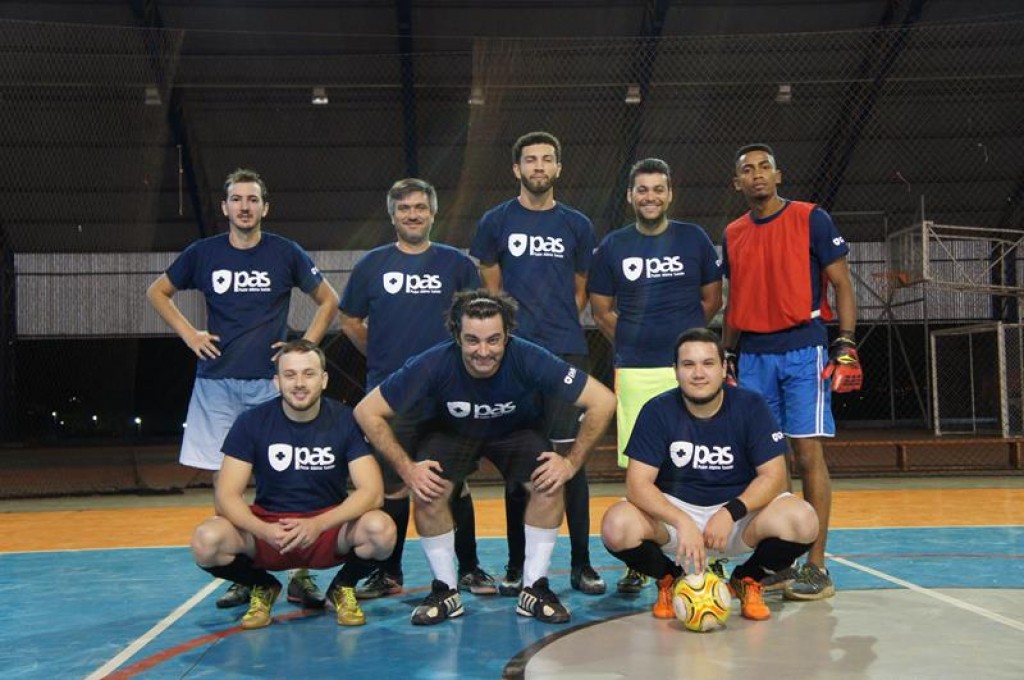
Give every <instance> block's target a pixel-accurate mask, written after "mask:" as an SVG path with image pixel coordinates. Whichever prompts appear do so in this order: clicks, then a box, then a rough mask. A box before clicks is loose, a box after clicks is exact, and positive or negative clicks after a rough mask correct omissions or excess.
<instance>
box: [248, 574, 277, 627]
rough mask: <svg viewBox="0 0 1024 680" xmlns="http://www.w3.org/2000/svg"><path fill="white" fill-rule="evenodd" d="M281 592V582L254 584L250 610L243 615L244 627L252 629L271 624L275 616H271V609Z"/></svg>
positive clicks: (250, 597) (250, 595) (250, 598)
mask: <svg viewBox="0 0 1024 680" xmlns="http://www.w3.org/2000/svg"><path fill="white" fill-rule="evenodd" d="M280 593H281V584H280V583H278V584H275V585H273V586H253V587H252V592H251V593H250V594H249V611H247V612H245V616H243V617H242V623H241V626H242V628H244V629H246V630H251V629H253V628H264V627H266V626H269V625H270V622H271V621H273V618H271V616H270V609H271V607H273V606H274V601H275V600H276V599H277V596H278V595H279V594H280Z"/></svg>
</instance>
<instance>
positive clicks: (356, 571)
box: [328, 551, 380, 590]
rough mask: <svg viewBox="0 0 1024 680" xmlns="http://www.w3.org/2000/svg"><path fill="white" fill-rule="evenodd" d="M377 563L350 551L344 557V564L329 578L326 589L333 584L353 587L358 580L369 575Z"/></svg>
mask: <svg viewBox="0 0 1024 680" xmlns="http://www.w3.org/2000/svg"><path fill="white" fill-rule="evenodd" d="M378 564H380V563H379V562H377V561H375V560H364V559H363V558H362V557H359V556H358V555H356V553H355V551H352V552H350V553H349V554H348V556H347V557H346V558H345V564H343V565H341V569H339V570H338V573H337V574H335V575H334V578H333V579H332V580H331V585H330V586H328V590H330V589H331V588H333V587H334V586H346V587H349V588H354V587H355V585H356V584H357V583H359V581H361V580H362V579H364V578H366V577H367V576H369V575H370V573H371V572H372V571H373V570H374V569H376V568H377V565H378Z"/></svg>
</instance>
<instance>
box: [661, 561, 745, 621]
mask: <svg viewBox="0 0 1024 680" xmlns="http://www.w3.org/2000/svg"><path fill="white" fill-rule="evenodd" d="M730 606H732V596H730V595H729V587H728V586H727V585H726V584H725V583H723V582H722V579H720V578H718V577H717V576H715V574H713V573H712V572H710V571H705V572H704V573H703V574H687V575H686V576H683V577H682V578H680V579H677V580H676V582H675V585H673V586H672V609H674V610H675V612H676V618H677V619H679V620H680V621H681V622H682V624H683V626H685V627H686V629H687V630H692V631H694V632H696V633H706V632H708V631H710V630H715V629H716V628H721V627H723V626H724V625H725V622H726V621H727V620H728V619H729V607H730Z"/></svg>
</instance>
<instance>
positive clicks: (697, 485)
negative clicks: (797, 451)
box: [625, 385, 786, 506]
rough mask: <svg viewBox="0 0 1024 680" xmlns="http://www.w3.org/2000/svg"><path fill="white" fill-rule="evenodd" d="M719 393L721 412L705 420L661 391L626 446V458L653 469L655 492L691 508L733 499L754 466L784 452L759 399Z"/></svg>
mask: <svg viewBox="0 0 1024 680" xmlns="http://www.w3.org/2000/svg"><path fill="white" fill-rule="evenodd" d="M722 389H723V390H724V391H725V398H724V399H723V401H722V408H721V409H719V411H718V413H716V414H715V415H714V416H712V417H711V418H708V419H707V420H703V419H700V418H695V417H694V416H693V415H691V414H690V412H689V411H687V410H686V404H685V403H684V402H683V395H682V393H681V392H680V391H679V389H678V388H676V389H672V390H669V391H667V392H662V393H661V394H659V395H658V396H656V397H654V398H653V399H651V400H650V401H648V402H647V403H646V404H644V406H643V408H641V409H640V415H639V416H637V419H636V425H634V426H633V434H632V435H631V436H630V438H629V443H628V444H627V445H626V452H625V453H626V456H628V457H629V458H633V459H634V460H637V461H639V462H641V463H646V464H647V465H650V466H652V467H656V468H658V477H657V479H656V480H655V484H656V485H657V487H658V489H660V490H661V491H662V492H663V493H667V494H670V495H672V496H675V497H676V498H678V499H680V500H682V501H685V502H687V503H690V504H692V505H702V506H708V505H716V504H718V503H725V502H726V501H728V500H730V499H732V498H735V497H736V496H739V495H740V494H741V493H743V490H744V489H746V488H747V486H748V485H749V484H750V482H751V481H752V480H753V479H754V477H756V476H757V466H759V465H762V464H764V463H766V462H768V461H769V460H771V459H773V458H775V457H776V456H781V455H783V454H784V453H785V452H786V438H785V436H783V434H782V431H781V430H780V429H779V425H778V423H776V422H775V417H774V416H773V415H772V413H771V411H770V410H769V409H768V404H767V403H765V401H764V398H763V397H762V396H761V395H759V394H757V393H755V392H751V391H750V390H745V389H742V388H739V387H729V386H728V385H726V386H723V388H722Z"/></svg>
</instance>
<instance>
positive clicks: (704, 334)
mask: <svg viewBox="0 0 1024 680" xmlns="http://www.w3.org/2000/svg"><path fill="white" fill-rule="evenodd" d="M688 342H710V343H712V344H713V345H714V346H715V347H717V348H718V358H719V360H721V361H722V362H723V363H724V362H725V348H724V347H722V339H721V338H719V337H718V333H716V332H714V331H713V330H711V329H710V328H701V327H699V326H698V327H697V328H691V329H689V330H685V331H683V332H682V333H680V334H679V337H677V338H676V348H675V352H674V353H673V355H672V356H673V357H675V358H674V359H673V360H672V363H673V364H677V363H679V348H680V347H682V346H683V345H684V344H686V343H688Z"/></svg>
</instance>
